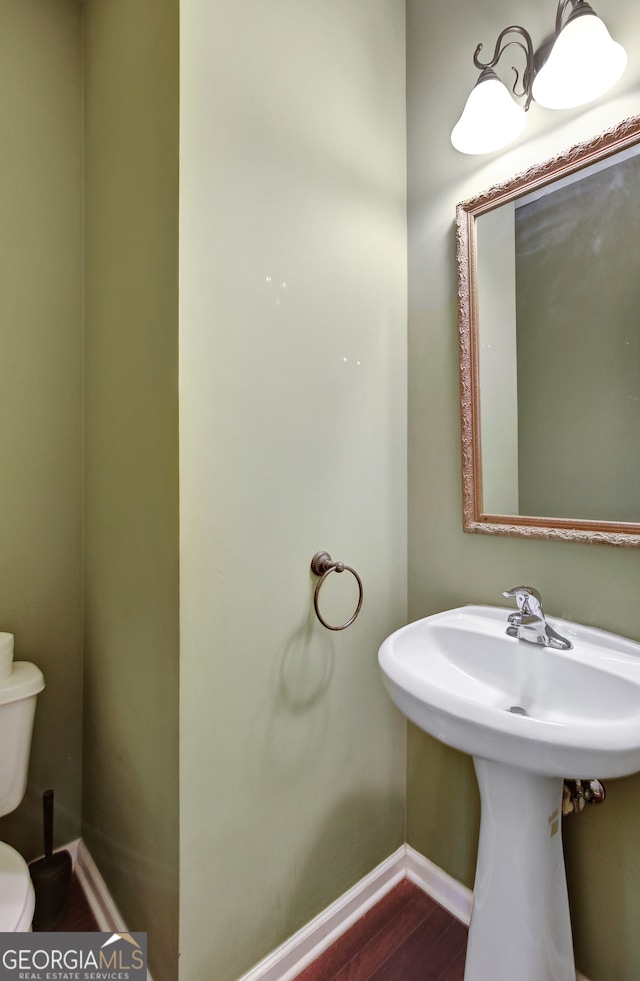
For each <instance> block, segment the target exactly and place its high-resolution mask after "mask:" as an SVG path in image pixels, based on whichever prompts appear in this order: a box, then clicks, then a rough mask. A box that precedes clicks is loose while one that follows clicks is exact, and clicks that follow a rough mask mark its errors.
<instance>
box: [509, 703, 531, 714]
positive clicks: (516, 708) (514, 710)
mask: <svg viewBox="0 0 640 981" xmlns="http://www.w3.org/2000/svg"><path fill="white" fill-rule="evenodd" d="M509 711H510V712H511V714H512V715H526V714H527V710H526V709H523V707H522V705H512V706H511V708H510V709H509Z"/></svg>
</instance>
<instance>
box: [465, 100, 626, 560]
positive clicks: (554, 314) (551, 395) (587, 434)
mask: <svg viewBox="0 0 640 981" xmlns="http://www.w3.org/2000/svg"><path fill="white" fill-rule="evenodd" d="M456 255H457V266H458V313H459V342H460V402H461V415H462V477H463V523H464V529H465V531H469V532H483V533H486V534H494V535H519V536H523V537H527V538H555V539H560V540H566V541H586V542H605V543H609V544H613V545H626V546H635V547H639V546H640V116H634V117H632V118H630V119H626V120H625V121H624V122H622V123H620V124H619V125H618V126H616V127H615V128H613V129H610V130H607V131H606V132H605V133H602V134H601V135H600V136H598V137H596V138H594V139H592V140H590V141H588V142H585V143H581V144H579V145H577V146H574V147H572V148H571V149H570V150H568V151H566V152H564V153H562V154H560V155H558V156H556V157H553V158H552V159H550V160H547V161H545V162H544V163H542V164H539V165H536V166H534V167H531V168H530V169H529V170H527V171H525V172H524V173H521V174H518V175H517V176H515V177H514V178H512V179H510V180H508V181H506V182H504V183H502V184H500V185H497V186H495V187H491V188H489V190H487V191H485V192H483V193H481V194H479V195H477V196H476V197H474V198H471V199H469V200H466V201H463V202H461V203H460V204H459V205H458V207H457V214H456Z"/></svg>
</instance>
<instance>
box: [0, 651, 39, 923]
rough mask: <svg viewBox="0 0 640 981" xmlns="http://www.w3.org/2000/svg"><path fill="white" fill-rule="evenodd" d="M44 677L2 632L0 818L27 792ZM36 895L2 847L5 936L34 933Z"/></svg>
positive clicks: (13, 854) (18, 859)
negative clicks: (20, 657)
mask: <svg viewBox="0 0 640 981" xmlns="http://www.w3.org/2000/svg"><path fill="white" fill-rule="evenodd" d="M43 688H44V678H43V676H42V672H41V671H40V669H39V668H37V667H36V666H35V664H30V663H29V662H28V661H13V635H12V634H6V633H0V817H1V816H2V815H4V814H9V813H10V812H11V811H14V810H15V809H16V807H17V806H18V804H19V803H20V801H21V800H22V798H23V797H24V793H25V790H26V787H27V773H28V769H29V754H30V752H31V734H32V731H33V719H34V716H35V712H36V699H37V696H38V693H39V692H41V691H42V689H43ZM34 908H35V894H34V891H33V884H32V882H31V876H30V875H29V867H28V865H27V863H26V862H25V860H24V858H23V857H22V855H20V854H19V853H18V852H17V851H16V850H15V848H11V846H10V845H7V844H5V843H4V842H0V932H1V933H26V932H27V931H29V930H30V929H31V921H32V919H33V911H34Z"/></svg>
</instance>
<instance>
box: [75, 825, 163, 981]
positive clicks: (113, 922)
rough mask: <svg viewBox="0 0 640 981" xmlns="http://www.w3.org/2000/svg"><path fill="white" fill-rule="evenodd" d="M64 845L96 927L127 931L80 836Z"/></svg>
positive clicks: (109, 931)
mask: <svg viewBox="0 0 640 981" xmlns="http://www.w3.org/2000/svg"><path fill="white" fill-rule="evenodd" d="M66 847H67V849H68V851H70V852H71V853H72V857H73V865H74V871H75V874H76V878H77V879H78V882H79V883H80V885H81V886H82V890H83V892H84V895H85V898H86V900H87V903H88V904H89V906H90V908H91V912H92V913H93V915H94V916H95V918H96V923H97V924H98V929H99V930H100V931H103V932H105V933H128V932H129V931H128V930H127V926H126V924H125V922H124V919H123V917H122V914H121V913H120V910H119V909H118V907H117V906H116V904H115V903H114V901H113V897H112V896H111V894H110V892H109V890H108V889H107V885H106V883H105V881H104V879H103V878H102V876H101V874H100V870H99V869H98V866H97V865H96V863H95V862H94V861H93V859H92V857H91V855H90V853H89V849H88V848H87V846H86V845H85V843H84V842H83V840H82V838H79V839H78V840H77V841H74V842H72V843H71V844H70V845H67V846H66ZM147 981H153V978H152V977H151V974H150V973H149V971H147Z"/></svg>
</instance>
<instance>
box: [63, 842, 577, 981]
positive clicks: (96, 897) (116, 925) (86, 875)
mask: <svg viewBox="0 0 640 981" xmlns="http://www.w3.org/2000/svg"><path fill="white" fill-rule="evenodd" d="M65 848H66V849H67V851H69V852H71V856H72V859H73V863H74V868H75V872H76V875H77V877H78V880H79V882H80V884H81V886H82V888H83V890H84V893H85V896H86V898H87V902H88V903H89V906H90V907H91V910H92V912H93V915H94V916H95V918H96V921H97V923H98V927H99V928H100V930H103V931H113V932H115V933H126V932H127V927H126V924H125V922H124V920H123V918H122V915H121V913H120V911H119V910H118V907H117V906H116V904H115V903H114V901H113V899H112V897H111V895H110V893H109V890H108V889H107V886H106V884H105V881H104V879H103V878H102V876H101V875H100V871H99V869H98V867H97V865H96V864H95V862H94V861H93V859H92V857H91V855H90V854H89V850H88V849H87V847H86V845H85V844H84V842H83V841H82V839H81V838H80V839H78V840H77V841H73V842H71V843H70V844H68V845H65ZM405 878H407V879H410V880H411V882H413V883H414V884H415V885H416V886H418V887H419V888H420V889H422V891H423V892H425V893H426V894H427V895H428V896H431V898H432V899H434V900H435V901H436V902H437V903H438V904H439V905H440V906H443V907H444V908H445V909H446V910H447V911H448V912H449V913H451V915H452V916H455V917H456V919H457V920H459V921H460V922H461V923H464V924H465V926H468V925H469V920H470V918H471V908H472V905H473V893H472V891H471V889H469V888H467V886H464V885H463V884H462V883H461V882H458V880H457V879H454V878H453V877H452V876H450V875H449V874H448V873H447V872H445V871H443V869H441V868H439V867H438V866H437V865H434V864H433V862H430V861H429V859H427V858H425V857H424V855H421V854H420V852H417V851H416V850H415V849H414V848H412V847H411V845H402V846H401V847H400V848H398V850H397V851H395V852H394V853H393V854H392V855H390V856H389V858H387V859H386V860H385V861H384V862H382V863H381V864H380V865H378V866H377V867H376V868H375V869H373V871H372V872H370V873H369V874H368V875H366V876H365V877H364V879H361V880H360V882H357V883H356V885H355V886H353V888H352V889H349V891H348V892H346V893H344V895H342V896H341V897H340V898H339V899H337V900H336V901H335V903H332V904H331V906H328V907H327V908H326V909H325V910H324V911H323V912H322V913H320V914H319V915H318V916H316V917H315V918H314V919H313V920H311V921H310V922H309V923H307V924H306V926H304V927H302V929H301V930H298V932H297V933H295V934H294V935H293V936H292V937H290V938H289V940H287V941H285V943H283V944H282V945H281V946H280V947H278V948H276V950H274V951H273V952H272V953H271V954H269V955H268V956H267V957H265V958H264V959H263V960H261V961H260V963H259V964H256V966H255V967H254V968H252V969H251V970H250V971H249V973H248V974H244V975H243V976H242V977H241V978H239V979H238V981H293V978H295V977H296V976H297V975H298V974H300V972H301V971H303V970H304V968H305V967H307V966H308V965H309V964H311V962H312V961H314V960H315V959H316V957H319V956H320V954H322V953H323V952H324V951H325V950H327V948H328V947H330V946H331V944H332V943H334V942H335V941H336V940H337V939H338V937H340V936H342V934H343V933H345V932H346V931H347V930H348V929H349V927H351V926H353V924H354V923H356V922H357V920H359V919H360V917H362V916H364V914H365V913H366V912H367V910H369V909H371V907H372V906H375V904H376V903H377V902H379V900H380V899H382V897H383V896H385V895H386V893H388V892H390V891H391V889H393V887H394V886H396V885H397V884H398V883H399V882H401V881H402V879H405ZM148 981H153V979H152V978H151V975H150V974H149V975H148ZM576 981H588V979H587V978H585V976H584V975H583V974H580V972H579V971H578V972H576Z"/></svg>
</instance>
